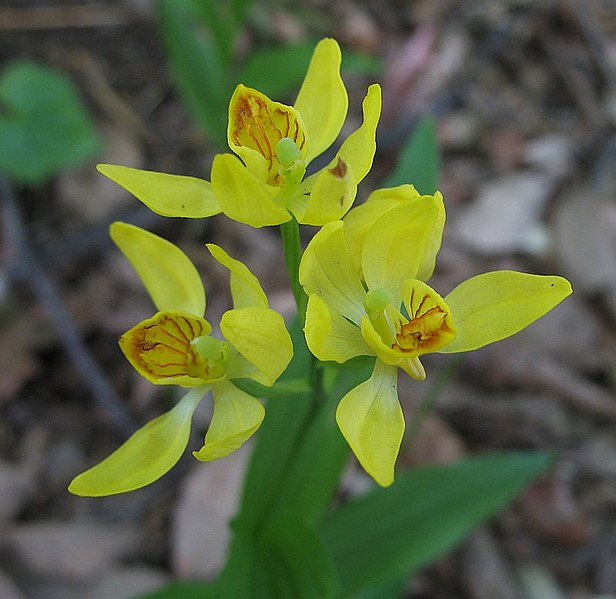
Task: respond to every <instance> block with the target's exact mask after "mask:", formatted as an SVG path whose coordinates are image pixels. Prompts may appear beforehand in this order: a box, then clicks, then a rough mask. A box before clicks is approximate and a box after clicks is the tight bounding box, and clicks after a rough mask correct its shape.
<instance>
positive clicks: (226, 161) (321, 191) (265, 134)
mask: <svg viewBox="0 0 616 599" xmlns="http://www.w3.org/2000/svg"><path fill="white" fill-rule="evenodd" d="M340 63H341V54H340V48H339V46H338V44H337V43H336V41H335V40H333V39H323V40H321V41H320V42H319V44H317V46H316V48H315V51H314V54H313V56H312V60H311V62H310V66H309V67H308V72H307V74H306V77H305V79H304V82H303V84H302V86H301V89H300V91H299V94H298V96H297V99H296V100H295V104H294V105H293V106H286V105H285V104H281V103H279V102H274V101H272V100H270V99H269V98H268V97H267V96H265V95H264V94H262V93H260V92H259V91H257V90H255V89H251V88H248V87H246V86H244V85H238V86H237V88H236V90H235V92H234V93H233V96H232V98H231V102H230V104H229V123H228V129H227V137H228V142H229V147H230V148H231V149H232V150H233V152H235V154H236V155H233V154H218V155H217V156H216V157H215V158H214V162H213V164H212V173H211V180H212V182H211V184H210V183H209V182H208V181H204V180H201V179H197V178H194V177H183V176H177V175H168V174H165V173H155V172H151V171H143V170H138V169H132V168H128V167H124V166H117V165H110V164H101V165H99V166H98V170H99V171H100V172H101V173H102V174H103V175H105V176H107V177H109V178H110V179H112V180H113V181H115V182H116V183H118V184H119V185H121V186H122V187H124V188H125V189H127V190H128V191H130V192H131V193H132V194H133V195H135V196H136V197H137V198H138V199H140V200H141V201H142V202H143V203H145V204H146V205H147V206H149V207H150V208H151V209H152V210H154V212H157V213H159V214H162V215H163V216H178V217H185V218H205V217H208V216H212V215H214V214H218V213H219V212H224V213H225V214H226V215H227V216H228V217H230V218H232V219H234V220H237V221H239V222H242V223H246V224H248V225H251V226H253V227H263V226H267V225H278V224H281V223H284V222H286V221H288V220H290V219H291V214H293V215H294V216H295V217H296V219H297V220H298V221H299V222H300V223H302V224H309V225H322V224H324V223H326V222H330V221H333V220H337V219H339V218H341V217H342V216H343V215H344V214H346V212H347V211H348V210H349V208H350V207H351V204H352V203H353V200H354V199H355V195H356V192H357V185H358V184H359V183H360V181H361V180H362V179H363V178H364V177H365V176H366V175H367V174H368V171H369V170H370V168H371V166H372V161H373V159H374V154H375V152H376V142H375V133H376V126H377V124H378V121H379V117H380V114H381V88H380V87H379V86H378V85H376V84H375V85H371V86H370V87H369V88H368V93H367V94H366V97H365V98H364V101H363V104H362V108H363V117H364V120H363V123H362V125H361V126H360V127H359V128H358V129H357V130H356V131H354V132H353V133H352V134H351V135H350V136H349V137H348V138H347V139H346V140H345V141H344V143H343V144H342V146H341V147H340V149H339V151H338V152H337V154H336V156H335V157H334V158H333V159H332V161H331V162H330V163H329V164H328V165H327V166H325V167H324V168H322V169H320V170H319V171H318V172H316V173H314V174H313V175H311V176H309V177H307V178H304V175H305V173H306V167H307V166H308V165H309V164H310V162H311V161H312V160H314V158H316V157H317V156H319V155H320V154H322V153H323V152H324V151H325V150H327V149H328V148H329V147H330V146H331V145H332V143H333V142H334V141H335V140H336V138H337V137H338V134H339V133H340V130H341V128H342V125H343V123H344V121H345V118H346V115H347V109H348V97H347V92H346V89H345V87H344V83H343V82H342V79H341V77H340Z"/></svg>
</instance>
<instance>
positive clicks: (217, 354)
mask: <svg viewBox="0 0 616 599" xmlns="http://www.w3.org/2000/svg"><path fill="white" fill-rule="evenodd" d="M111 236H112V238H113V240H114V241H115V243H116V244H117V245H118V246H119V248H120V249H121V250H122V252H123V253H124V254H125V256H126V257H127V258H128V260H129V261H130V262H131V263H132V265H133V266H134V267H135V270H136V271H137V273H138V274H139V276H140V278H141V280H142V281H143V283H144V285H145V287H146V288H147V290H148V291H149V293H150V295H151V297H152V300H153V301H154V304H155V305H156V307H157V309H158V310H159V311H158V312H157V313H156V314H155V315H154V316H153V317H152V318H148V319H147V320H144V321H143V322H141V323H139V324H138V325H137V326H135V327H133V328H132V329H130V330H129V331H128V332H126V333H125V334H124V335H122V336H121V337H120V348H121V349H122V351H123V353H124V354H125V356H126V357H127V358H128V360H129V362H130V363H131V364H132V365H133V366H134V367H135V369H136V370H137V372H139V374H141V375H142V376H144V377H145V378H146V379H148V380H149V381H150V382H152V383H154V384H156V385H171V384H175V385H180V386H182V387H187V388H189V389H190V390H189V391H188V393H186V395H184V397H183V398H182V399H181V400H180V401H179V402H178V403H177V405H176V406H175V407H174V408H172V409H171V410H170V411H168V412H166V413H165V414H163V415H162V416H159V417H158V418H155V419H154V420H152V421H151V422H149V423H148V424H146V425H145V426H144V427H142V428H141V429H139V430H138V431H137V432H136V433H134V434H133V435H132V436H131V437H130V438H129V439H128V440H127V441H126V442H125V443H124V444H123V445H122V446H121V447H120V448H119V449H117V450H116V451H115V452H113V453H112V454H111V455H110V456H109V457H107V458H106V459H105V460H103V461H102V462H101V463H99V464H98V465H96V466H94V467H92V468H90V469H89V470H87V471H86V472H83V473H82V474H80V475H79V476H77V477H76V478H75V479H74V480H73V482H72V483H71V485H70V486H69V491H71V492H72V493H74V494H76V495H85V496H102V495H113V494H116V493H123V492H126V491H132V490H134V489H138V488H140V487H143V486H145V485H148V484H150V483H151V482H153V481H155V480H157V479H158V478H160V477H161V476H162V475H163V474H165V473H166V472H167V471H168V470H169V469H170V468H172V467H173V466H174V465H175V463H176V462H177V461H178V460H179V458H180V457H181V455H182V453H183V452H184V450H185V449H186V445H187V444H188V438H189V434H190V425H191V419H192V415H193V413H194V411H195V409H196V407H197V405H198V404H199V402H200V401H201V400H202V399H203V397H204V396H205V395H206V394H207V393H208V391H210V390H211V391H212V395H213V398H214V412H213V416H212V420H211V423H210V426H209V428H208V431H207V434H206V436H205V442H204V445H203V447H202V448H201V449H199V451H194V452H193V455H194V456H195V457H196V458H197V459H199V460H202V461H211V460H215V459H218V458H222V457H225V456H226V455H228V454H230V453H231V452H233V451H235V450H236V449H238V448H239V447H240V446H241V445H242V444H243V443H244V442H245V441H246V440H247V439H248V438H249V437H250V436H251V435H252V434H253V433H254V432H255V431H256V430H257V429H258V428H259V426H260V424H261V422H262V420H263V417H264V414H265V411H264V408H263V406H262V405H261V403H260V402H259V401H258V400H257V399H255V398H254V397H252V396H251V395H248V394H247V393H245V392H243V391H241V390H240V389H238V388H237V387H236V386H235V385H234V384H233V379H236V378H251V379H253V380H256V381H258V382H259V383H261V384H263V385H267V386H271V385H273V384H274V382H275V381H276V379H277V378H278V377H279V376H280V375H281V374H282V373H283V372H284V370H285V369H286V367H287V365H288V363H289V361H290V360H291V357H292V355H293V346H292V342H291V338H290V336H289V333H288V332H287V329H286V327H285V324H284V321H283V319H282V317H281V316H280V315H279V314H278V313H276V312H274V311H273V310H271V309H270V308H269V307H268V301H267V297H266V296H265V293H264V292H263V289H262V288H261V285H260V284H259V281H258V280H257V278H256V277H255V276H254V275H253V274H252V273H251V272H250V270H248V268H247V267H246V266H245V265H244V264H242V263H241V262H239V261H237V260H234V259H233V258H231V257H230V256H229V255H228V254H227V253H226V252H225V251H224V250H223V249H222V248H220V247H218V246H217V245H214V244H207V248H208V250H209V251H210V253H211V255H212V257H213V258H214V259H215V260H216V261H217V262H219V263H220V264H222V265H223V266H224V267H226V268H227V269H228V270H229V272H230V287H231V295H232V298H233V309H232V310H228V311H227V312H225V313H224V314H223V315H222V318H221V321H220V330H221V331H222V334H223V335H224V340H221V339H217V338H215V337H213V336H212V335H211V333H212V326H211V324H210V323H209V322H208V321H207V320H205V318H203V314H204V312H205V307H206V298H205V290H204V288H203V284H202V283H201V279H200V277H199V274H198V272H197V270H196V268H195V267H194V265H193V264H192V262H191V261H190V259H189V258H188V257H187V256H186V255H185V254H184V253H183V252H182V251H181V250H180V249H179V248H177V247H176V246H175V245H173V244H172V243H170V242H169V241H166V240H165V239H162V238H161V237H158V236H157V235H154V234H152V233H149V232H148V231H145V230H143V229H140V228H139V227H135V226H133V225H129V224H126V223H121V222H116V223H114V224H113V225H112V226H111Z"/></svg>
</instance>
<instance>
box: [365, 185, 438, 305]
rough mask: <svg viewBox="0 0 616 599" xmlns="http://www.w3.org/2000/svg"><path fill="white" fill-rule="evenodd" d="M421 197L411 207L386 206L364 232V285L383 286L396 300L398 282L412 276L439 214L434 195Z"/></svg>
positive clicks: (398, 288) (374, 287)
mask: <svg viewBox="0 0 616 599" xmlns="http://www.w3.org/2000/svg"><path fill="white" fill-rule="evenodd" d="M424 197H425V198H426V201H422V202H413V208H414V209H413V210H410V209H409V208H410V206H409V205H408V204H406V203H405V204H401V205H400V206H398V207H396V208H394V209H392V210H390V211H389V212H387V213H386V214H384V215H383V216H382V217H381V218H379V220H378V221H377V222H376V223H375V225H374V226H373V227H372V228H371V229H370V231H369V232H368V234H367V235H366V239H365V241H364V245H363V248H362V269H363V274H364V278H365V281H366V284H367V285H368V289H377V288H384V289H387V290H389V291H390V292H391V293H392V294H393V296H394V298H395V299H396V300H399V299H401V297H400V290H401V285H402V283H403V282H404V281H406V280H408V279H414V278H416V276H417V273H418V271H419V268H420V266H421V264H422V263H423V260H424V254H425V248H426V244H427V240H428V238H429V236H430V235H431V234H432V231H433V230H434V225H435V222H436V219H437V218H438V215H439V210H438V206H437V204H436V202H435V201H434V198H433V197H432V196H424ZM429 198H432V201H430V199H429Z"/></svg>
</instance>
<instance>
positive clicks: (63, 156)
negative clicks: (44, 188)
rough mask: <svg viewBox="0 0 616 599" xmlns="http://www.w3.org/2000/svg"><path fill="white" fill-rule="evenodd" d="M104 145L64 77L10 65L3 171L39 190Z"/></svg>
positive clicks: (2, 103) (3, 88)
mask: <svg viewBox="0 0 616 599" xmlns="http://www.w3.org/2000/svg"><path fill="white" fill-rule="evenodd" d="M100 148H101V140H100V138H99V136H98V134H97V132H96V130H95V128H94V126H93V124H92V121H91V119H90V117H89V116H88V113H87V112H86V109H85V108H84V106H83V104H82V102H81V100H80V98H79V94H78V93H77V90H76V89H75V86H74V85H73V83H72V82H71V81H70V79H69V78H68V77H67V76H66V75H64V74H63V73H61V72H59V71H56V70H54V69H50V68H48V67H45V66H42V65H38V64H36V63H34V62H28V61H18V62H14V63H12V64H11V65H9V66H8V67H7V68H6V69H5V71H4V72H3V74H2V77H1V79H0V171H4V172H5V173H6V174H7V175H8V176H9V177H10V178H12V179H15V180H16V181H19V182H21V183H27V184H37V183H41V182H42V181H44V180H45V179H48V178H50V177H53V176H54V175H56V174H57V173H58V172H59V171H61V170H62V169H65V168H69V167H73V166H76V165H78V164H80V163H82V162H84V161H85V160H87V159H88V158H91V157H92V156H94V155H95V154H96V153H97V152H98V151H99V150H100Z"/></svg>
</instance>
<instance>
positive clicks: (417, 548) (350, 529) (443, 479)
mask: <svg viewBox="0 0 616 599" xmlns="http://www.w3.org/2000/svg"><path fill="white" fill-rule="evenodd" d="M551 460H552V457H551V455H550V454H547V453H522V452H519V453H517V452H512V453H503V454H496V455H489V456H483V457H478V458H470V459H466V460H462V461H460V462H458V463H456V464H451V465H447V466H438V467H433V468H423V469H420V470H413V471H410V472H407V473H405V474H403V475H401V476H399V477H398V479H397V481H396V482H395V483H394V484H393V485H392V486H391V487H389V488H386V489H376V490H375V491H373V492H371V493H369V494H368V495H366V496H364V497H362V498H360V499H358V500H356V501H354V502H352V503H349V504H347V505H346V506H343V507H342V508H340V509H339V510H337V511H336V512H334V513H333V514H332V515H331V516H330V517H329V518H327V519H326V520H325V522H324V524H323V535H324V539H325V542H326V544H327V545H328V546H329V547H330V549H331V552H332V555H333V557H334V561H335V563H336V566H337V569H338V572H339V575H340V582H341V586H342V596H344V597H346V596H348V595H352V594H354V593H357V592H360V591H365V590H368V589H371V588H374V587H376V586H378V585H381V584H383V583H385V582H387V581H390V580H392V579H395V578H396V577H397V576H402V575H405V574H409V573H410V572H411V571H412V570H414V569H416V568H419V567H420V566H423V565H424V564H426V563H428V562H430V561H431V560H433V559H434V558H436V557H437V556H439V555H440V554H442V553H443V552H445V551H447V550H449V549H450V548H452V547H453V546H454V545H455V544H456V543H458V542H459V541H460V540H461V539H462V538H463V537H464V536H465V535H466V534H468V533H469V532H470V531H471V530H472V528H474V527H475V526H476V525H477V524H479V523H480V522H481V521H483V520H485V519H486V518H488V517H490V516H492V515H493V514H495V513H497V512H498V511H499V510H501V509H502V508H503V507H505V505H506V504H507V503H508V502H509V501H511V500H512V499H513V498H514V497H515V495H517V494H518V493H519V492H520V491H521V490H522V488H523V487H524V486H525V485H527V484H528V483H529V482H530V481H532V480H533V479H534V478H535V477H536V476H537V475H538V474H540V473H541V472H543V471H544V470H545V469H546V468H547V467H548V466H549V464H550V462H551Z"/></svg>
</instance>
